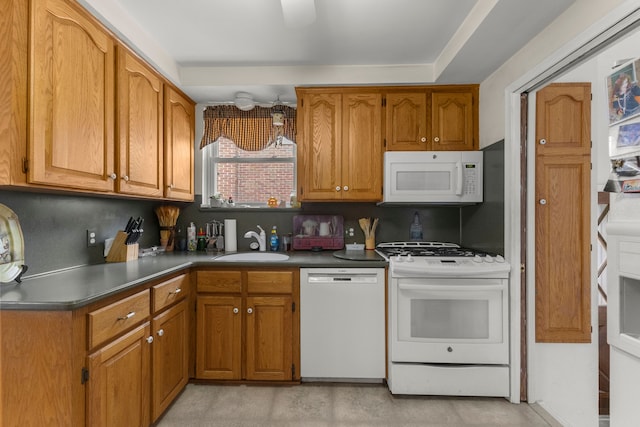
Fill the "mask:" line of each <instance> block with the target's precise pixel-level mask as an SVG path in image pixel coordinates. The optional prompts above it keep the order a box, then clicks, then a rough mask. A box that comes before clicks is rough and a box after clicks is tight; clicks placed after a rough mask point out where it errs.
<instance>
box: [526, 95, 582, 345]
mask: <svg viewBox="0 0 640 427" xmlns="http://www.w3.org/2000/svg"><path fill="white" fill-rule="evenodd" d="M590 130H591V85H590V84H589V83H570V84H569V83H562V84H552V85H549V86H547V87H545V88H544V89H542V90H540V91H539V92H538V93H537V101H536V141H535V144H536V155H535V163H536V178H535V181H536V185H535V187H536V189H535V198H536V205H535V259H536V262H535V265H536V266H535V276H536V280H535V282H536V299H535V304H536V307H535V313H536V320H535V321H536V341H537V342H591V274H590V256H591V255H590V245H591V242H590V227H591V221H590V177H591V163H590V152H591V133H590Z"/></svg>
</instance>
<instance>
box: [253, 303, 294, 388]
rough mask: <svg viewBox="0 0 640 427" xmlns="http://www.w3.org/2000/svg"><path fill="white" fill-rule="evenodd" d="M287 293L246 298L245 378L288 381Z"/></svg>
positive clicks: (290, 351) (290, 359)
mask: <svg viewBox="0 0 640 427" xmlns="http://www.w3.org/2000/svg"><path fill="white" fill-rule="evenodd" d="M292 311H293V310H292V298H291V296H278V297H275V296H269V297H247V309H246V312H247V313H246V319H247V338H246V353H247V357H246V360H247V362H246V363H247V366H246V379H247V380H271V381H284V380H291V379H292V374H293V372H292V371H293V330H292V324H293V322H292Z"/></svg>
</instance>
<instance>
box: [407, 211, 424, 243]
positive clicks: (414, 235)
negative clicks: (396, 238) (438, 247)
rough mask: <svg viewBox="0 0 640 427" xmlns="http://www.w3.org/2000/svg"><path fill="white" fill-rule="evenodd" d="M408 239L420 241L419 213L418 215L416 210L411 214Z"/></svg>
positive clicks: (420, 225)
mask: <svg viewBox="0 0 640 427" xmlns="http://www.w3.org/2000/svg"><path fill="white" fill-rule="evenodd" d="M409 240H411V241H412V242H420V241H422V224H420V215H418V212H416V213H415V214H414V215H413V222H412V223H411V227H410V228H409Z"/></svg>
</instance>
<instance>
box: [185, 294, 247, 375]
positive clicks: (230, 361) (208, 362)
mask: <svg viewBox="0 0 640 427" xmlns="http://www.w3.org/2000/svg"><path fill="white" fill-rule="evenodd" d="M241 363H242V298H241V297H240V296H198V300H197V309H196V378H198V379H218V380H239V379H241V376H242V366H241Z"/></svg>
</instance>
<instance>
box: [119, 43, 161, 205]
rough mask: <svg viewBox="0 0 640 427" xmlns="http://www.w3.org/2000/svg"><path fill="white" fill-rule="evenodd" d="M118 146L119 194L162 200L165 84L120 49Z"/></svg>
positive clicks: (129, 54)
mask: <svg viewBox="0 0 640 427" xmlns="http://www.w3.org/2000/svg"><path fill="white" fill-rule="evenodd" d="M117 80H118V85H117V91H118V120H117V141H118V144H119V149H118V152H119V157H118V178H117V183H118V185H117V190H118V192H120V193H124V194H134V195H140V196H149V197H160V198H161V197H163V196H164V188H163V185H162V182H163V181H162V180H163V161H164V159H163V155H162V152H163V140H162V124H163V121H162V116H163V109H162V108H163V104H162V96H163V91H162V80H161V79H160V77H159V76H158V75H157V74H156V73H155V72H153V71H152V70H151V69H150V68H149V67H147V66H146V65H144V63H143V62H142V61H141V60H139V59H137V58H136V57H135V56H134V55H133V54H131V53H129V52H128V51H127V50H126V49H125V48H123V47H119V48H118V66H117Z"/></svg>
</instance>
